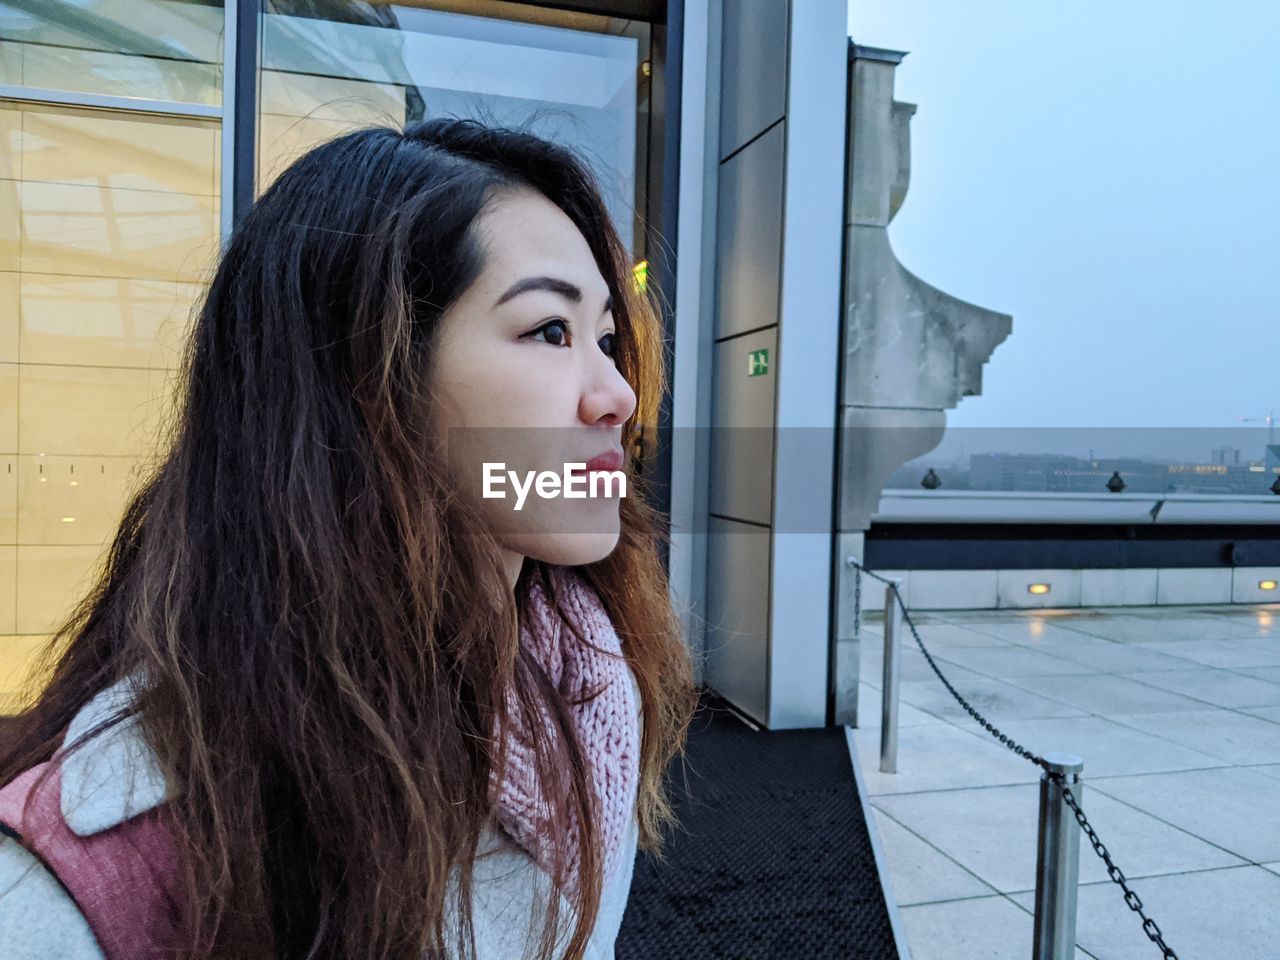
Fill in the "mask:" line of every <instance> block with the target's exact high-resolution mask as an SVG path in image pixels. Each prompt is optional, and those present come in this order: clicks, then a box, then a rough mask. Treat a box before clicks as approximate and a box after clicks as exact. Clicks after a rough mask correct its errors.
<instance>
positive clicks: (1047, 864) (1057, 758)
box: [1032, 753, 1084, 960]
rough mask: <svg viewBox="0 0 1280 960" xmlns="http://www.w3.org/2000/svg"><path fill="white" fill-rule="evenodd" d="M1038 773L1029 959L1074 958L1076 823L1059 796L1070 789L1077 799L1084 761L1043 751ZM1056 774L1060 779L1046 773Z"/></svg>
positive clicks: (1081, 787) (1077, 863)
mask: <svg viewBox="0 0 1280 960" xmlns="http://www.w3.org/2000/svg"><path fill="white" fill-rule="evenodd" d="M1044 761H1045V764H1046V766H1047V768H1048V769H1047V770H1046V771H1045V772H1044V773H1043V774H1041V776H1040V837H1039V843H1038V846H1037V849H1036V918H1035V949H1034V952H1033V953H1032V958H1033V960H1073V958H1074V957H1075V952H1076V888H1077V886H1078V884H1079V875H1080V824H1079V823H1078V822H1077V821H1076V818H1075V814H1074V813H1072V811H1071V808H1070V807H1068V806H1067V802H1066V800H1065V799H1064V798H1063V795H1062V788H1063V786H1064V785H1065V786H1067V787H1070V788H1071V794H1072V796H1074V797H1075V799H1076V802H1077V803H1080V802H1081V794H1082V793H1083V792H1084V782H1083V780H1081V773H1082V771H1083V770H1084V761H1083V760H1082V759H1080V758H1079V757H1077V756H1075V755H1074V754H1070V753H1046V754H1045V755H1044ZM1051 772H1052V773H1053V774H1059V775H1061V779H1058V778H1057V777H1054V776H1051V775H1050V773H1051Z"/></svg>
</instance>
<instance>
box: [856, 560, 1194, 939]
mask: <svg viewBox="0 0 1280 960" xmlns="http://www.w3.org/2000/svg"><path fill="white" fill-rule="evenodd" d="M845 565H846V566H849V567H852V568H854V571H855V574H854V585H853V631H854V635H855V636H856V635H857V634H858V633H859V632H860V626H861V617H862V575H863V574H864V573H865V574H866V575H867V576H868V577H871V578H872V579H873V580H879V581H880V582H881V583H883V584H885V586H887V587H888V588H890V590H891V591H892V593H893V596H894V600H895V601H896V603H897V604H898V607H899V608H900V609H901V610H902V619H903V621H904V622H905V623H906V625H907V629H909V630H910V631H911V636H912V637H914V638H915V641H916V646H917V647H919V648H920V652H921V653H922V654H924V659H925V661H926V662H927V663H928V664H929V667H930V669H932V670H933V672H934V673H935V674H937V677H938V679H939V680H941V681H942V685H943V686H944V687H946V688H947V691H948V692H949V693H950V694H951V696H953V697H955V700H956V703H958V704H960V706H961V707H962V708H963V709H964V711H965V713H967V714H969V716H971V717H973V719H974V720H976V721H977V722H978V723H979V725H981V727H982V728H983V729H984V730H986V731H987V733H989V734H991V735H992V736H993V737H995V738H996V739H997V740H999V741H1000V743H1002V744H1004V746H1006V747H1007V748H1009V749H1010V750H1012V751H1013V752H1014V753H1016V754H1017V755H1018V756H1020V757H1022V758H1023V759H1024V760H1027V761H1029V762H1031V763H1034V764H1035V765H1036V766H1037V767H1039V768H1040V769H1041V770H1042V771H1043V773H1044V774H1045V775H1046V776H1048V777H1050V778H1051V779H1053V780H1055V781H1057V783H1058V784H1059V786H1060V788H1061V790H1062V797H1063V800H1065V801H1066V804H1067V806H1068V807H1070V808H1071V812H1072V813H1073V814H1074V815H1075V818H1076V821H1077V822H1078V823H1079V824H1080V829H1082V830H1083V831H1084V834H1085V836H1086V837H1088V838H1089V843H1090V844H1092V845H1093V851H1094V853H1096V854H1097V855H1098V856H1099V857H1100V858H1101V859H1102V862H1103V863H1104V864H1106V866H1107V876H1108V877H1110V878H1111V880H1112V882H1113V883H1115V884H1117V885H1118V886H1119V887H1120V889H1121V890H1123V891H1124V902H1125V903H1126V904H1127V905H1128V907H1129V909H1130V910H1132V911H1133V912H1134V913H1136V914H1137V915H1138V916H1139V917H1141V918H1142V931H1143V933H1145V934H1146V935H1147V939H1149V940H1150V941H1151V942H1152V943H1154V944H1155V945H1156V946H1157V947H1159V948H1160V951H1161V954H1160V955H1161V960H1178V955H1177V954H1176V953H1174V952H1173V948H1172V947H1170V946H1169V945H1168V944H1167V943H1165V942H1164V934H1162V933H1161V932H1160V926H1159V925H1158V924H1157V923H1156V922H1155V920H1153V919H1152V918H1151V917H1149V916H1147V914H1146V911H1145V910H1144V909H1143V906H1142V898H1141V897H1139V896H1138V894H1137V891H1135V890H1134V889H1133V888H1132V887H1130V886H1129V881H1128V880H1127V879H1126V877H1125V875H1124V871H1122V870H1121V869H1120V868H1119V867H1118V866H1116V864H1115V862H1114V861H1113V860H1112V859H1111V853H1110V851H1108V850H1107V848H1106V846H1105V845H1104V844H1103V842H1102V840H1101V839H1099V837H1098V834H1097V831H1095V830H1094V829H1093V825H1092V824H1090V823H1089V818H1088V817H1086V816H1085V813H1084V810H1083V809H1081V807H1080V804H1079V802H1078V801H1077V800H1076V798H1075V795H1074V794H1073V793H1072V792H1071V788H1070V787H1069V786H1067V785H1066V783H1065V782H1064V778H1063V776H1062V774H1061V773H1059V772H1057V771H1055V770H1053V769H1051V768H1050V766H1049V764H1048V762H1047V761H1046V760H1045V759H1044V757H1041V756H1039V755H1038V754H1035V753H1033V752H1032V751H1030V750H1028V749H1027V748H1026V747H1024V746H1022V745H1021V744H1020V743H1018V742H1017V741H1015V740H1013V739H1012V738H1011V737H1009V736H1007V735H1006V734H1004V733H1001V732H1000V730H998V729H997V728H996V726H995V725H994V724H992V723H991V721H989V720H988V719H987V718H986V717H984V716H983V715H982V714H980V713H978V711H977V710H975V709H974V708H973V706H972V705H971V704H970V703H969V701H968V700H966V699H965V698H964V697H963V696H961V695H960V692H959V691H958V690H956V688H955V687H954V686H952V684H951V681H950V680H948V679H947V678H946V675H945V674H943V672H942V670H941V669H939V667H938V664H937V662H936V661H935V660H934V659H933V655H932V654H931V653H929V649H928V648H927V647H926V646H925V645H924V641H923V640H921V639H920V631H918V630H917V629H916V625H915V623H914V622H913V621H912V619H911V613H910V612H909V611H908V610H907V604H906V601H904V600H903V599H902V594H901V592H900V591H899V590H898V584H897V583H896V582H894V581H893V580H890V579H888V578H886V577H882V576H880V575H879V574H878V573H874V572H873V571H871V570H870V569H868V568H867V567H864V566H863V565H862V564H861V563H859V562H858V560H857V558H856V557H846V558H845Z"/></svg>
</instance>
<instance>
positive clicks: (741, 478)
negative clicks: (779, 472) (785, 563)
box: [709, 327, 778, 562]
mask: <svg viewBox="0 0 1280 960" xmlns="http://www.w3.org/2000/svg"><path fill="white" fill-rule="evenodd" d="M777 332H778V330H777V327H770V328H769V329H767V330H761V331H759V332H757V333H749V334H746V335H745V336H741V337H734V338H732V339H731V340H725V341H722V342H721V343H717V344H716V346H715V352H714V357H715V360H714V364H715V367H714V369H715V388H714V389H715V397H714V399H713V401H712V410H711V416H712V421H711V426H712V430H711V496H710V507H709V509H710V512H711V513H714V514H718V515H720V516H724V517H733V518H734V519H737V520H746V521H749V522H751V523H757V524H762V525H767V524H769V523H770V522H771V517H772V499H773V437H774V434H773V404H774V385H775V384H776V382H777V378H776V377H775V376H774V374H773V371H772V369H769V370H768V371H767V372H765V373H761V374H757V375H756V376H752V375H751V369H750V362H751V358H752V354H753V353H756V352H758V351H761V350H766V351H768V358H769V364H770V365H772V364H773V363H775V362H776V360H777V353H778V351H777ZM727 559H728V560H729V561H730V562H732V556H731V555H730V556H729V557H728V558H727Z"/></svg>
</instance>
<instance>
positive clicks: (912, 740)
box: [853, 604, 1280, 960]
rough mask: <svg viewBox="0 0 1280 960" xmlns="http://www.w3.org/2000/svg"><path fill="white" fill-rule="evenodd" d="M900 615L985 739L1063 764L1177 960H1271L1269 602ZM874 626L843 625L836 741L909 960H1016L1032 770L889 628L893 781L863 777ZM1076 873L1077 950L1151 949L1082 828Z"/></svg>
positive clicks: (1275, 817)
mask: <svg viewBox="0 0 1280 960" xmlns="http://www.w3.org/2000/svg"><path fill="white" fill-rule="evenodd" d="M912 618H913V619H914V620H915V622H916V625H917V627H918V628H919V630H920V635H921V637H922V638H923V640H924V642H925V644H926V645H927V646H928V647H929V648H930V651H931V652H932V653H933V654H934V657H935V659H936V660H937V661H938V664H939V666H940V667H941V668H942V669H943V671H944V672H945V673H946V674H947V676H948V677H949V678H950V679H951V682H952V683H953V684H954V685H955V686H956V688H957V689H958V690H959V691H960V692H961V693H962V694H964V695H965V696H967V697H968V698H969V699H970V701H971V702H972V703H973V705H974V706H975V707H976V708H977V709H978V710H979V711H980V712H982V713H983V714H985V715H986V716H987V718H988V719H989V720H990V721H991V722H993V723H994V724H995V725H996V726H997V727H999V728H1000V729H1001V730H1002V731H1003V732H1005V733H1006V734H1008V735H1009V736H1010V737H1012V738H1013V739H1015V740H1017V741H1018V742H1020V743H1022V744H1023V745H1024V746H1026V747H1027V748H1028V749H1030V750H1033V751H1035V752H1039V753H1043V752H1046V751H1051V750H1059V751H1067V752H1070V753H1076V754H1079V755H1080V756H1082V757H1083V758H1084V763H1085V768H1084V770H1085V789H1084V792H1083V805H1084V809H1085V811H1086V813H1088V815H1089V819H1090V820H1091V822H1092V823H1093V825H1094V827H1095V828H1096V829H1097V832H1098V834H1099V836H1100V837H1101V838H1102V841H1103V842H1104V843H1105V844H1106V845H1107V846H1108V848H1109V849H1110V850H1111V853H1112V856H1113V857H1114V859H1115V861H1116V863H1117V864H1118V865H1119V866H1120V868H1121V869H1122V870H1124V872H1125V874H1126V876H1127V877H1128V878H1129V879H1130V881H1131V882H1132V886H1133V887H1134V889H1135V890H1136V891H1137V892H1138V895H1139V896H1140V897H1141V898H1142V901H1143V904H1144V906H1145V908H1146V910H1147V912H1148V913H1149V914H1150V915H1151V916H1152V917H1153V918H1154V919H1155V920H1156V922H1157V923H1158V924H1159V925H1160V927H1161V929H1162V930H1163V931H1164V934H1165V939H1166V941H1167V942H1168V944H1169V945H1170V947H1172V948H1173V949H1174V950H1175V951H1176V952H1177V954H1178V956H1179V957H1180V958H1182V960H1224V958H1230V960H1277V958H1280V604H1259V605H1252V606H1230V607H1228V606H1221V607H1124V608H1100V609H1073V610H1036V611H991V610H984V611H939V612H919V613H916V612H914V611H913V613H912ZM882 629H883V618H882V616H881V615H880V614H878V613H874V614H870V615H869V616H868V617H867V618H866V619H865V621H864V623H863V628H862V649H861V668H862V675H861V683H860V685H859V701H860V702H859V717H860V719H861V721H862V723H861V726H860V727H859V728H858V729H856V730H855V731H854V733H853V741H854V744H855V746H856V749H857V753H858V762H859V765H860V767H861V769H862V772H863V777H864V780H865V783H866V788H867V791H868V793H869V794H870V796H871V800H872V805H873V807H874V809H875V819H876V823H877V825H878V828H879V835H880V841H881V845H882V847H883V850H884V853H885V858H886V860H887V863H888V868H889V874H890V885H891V887H892V890H891V893H892V896H893V898H894V899H895V900H896V902H897V904H898V907H899V910H900V912H901V915H902V921H903V927H904V928H905V931H906V935H907V939H908V941H909V945H910V949H911V957H912V960H970V958H979V957H980V958H983V960H1003V958H1006V957H1007V958H1013V960H1026V958H1028V957H1030V956H1031V932H1032V915H1031V910H1032V908H1033V899H1034V894H1033V891H1034V887H1035V842H1036V817H1037V802H1038V801H1037V797H1038V787H1037V785H1036V784H1037V780H1038V777H1039V770H1038V768H1036V767H1034V766H1033V765H1031V764H1030V763H1028V762H1027V761H1025V760H1022V759H1020V758H1018V757H1017V756H1016V755H1014V754H1013V753H1012V752H1010V751H1009V750H1007V749H1006V748H1004V747H1002V746H1001V745H1000V744H999V743H998V742H997V741H996V740H995V739H994V738H992V737H991V736H990V735H989V734H988V733H986V731H984V730H983V729H982V728H981V727H979V726H978V725H977V723H975V722H974V721H973V720H972V718H970V717H969V716H968V715H967V714H965V713H964V711H963V710H961V708H960V707H959V706H958V705H957V704H956V703H955V701H954V700H953V699H952V698H951V695H950V694H949V693H948V692H947V691H946V689H945V688H944V687H943V686H942V684H941V683H940V682H939V681H938V680H937V678H936V677H935V676H934V674H933V672H932V671H931V670H930V669H929V666H928V664H927V663H926V661H925V659H924V657H923V656H921V655H920V653H919V651H918V649H917V648H916V646H915V641H914V640H913V639H912V638H911V636H910V634H909V633H908V634H907V635H906V636H905V637H904V643H905V649H904V652H903V654H904V655H903V669H902V678H901V709H900V714H901V720H900V731H899V745H898V771H899V772H898V773H896V774H882V773H880V768H879V763H880V756H879V751H880V729H879V724H880V689H879V688H880V679H881V669H882V662H883V661H882V657H883V652H882V651H883V634H882ZM1080 882H1081V888H1080V894H1079V912H1078V921H1077V946H1078V948H1079V949H1078V951H1077V956H1078V957H1095V958H1101V960H1129V958H1134V960H1148V958H1156V957H1158V956H1159V951H1158V950H1157V949H1156V948H1155V947H1154V945H1153V944H1152V943H1151V942H1150V941H1149V940H1148V939H1147V937H1146V936H1145V935H1144V934H1143V932H1142V928H1141V920H1140V918H1139V917H1138V915H1137V914H1136V913H1133V912H1131V911H1130V910H1129V909H1128V908H1127V907H1126V906H1125V904H1124V902H1123V899H1122V895H1121V891H1120V888H1119V887H1117V886H1116V885H1115V884H1113V883H1111V882H1110V881H1109V880H1108V879H1107V876H1106V871H1105V869H1104V868H1103V865H1102V862H1101V861H1100V860H1099V859H1098V857H1097V856H1095V855H1094V853H1093V850H1092V848H1091V847H1090V846H1089V845H1088V843H1087V842H1084V841H1082V843H1081V853H1080Z"/></svg>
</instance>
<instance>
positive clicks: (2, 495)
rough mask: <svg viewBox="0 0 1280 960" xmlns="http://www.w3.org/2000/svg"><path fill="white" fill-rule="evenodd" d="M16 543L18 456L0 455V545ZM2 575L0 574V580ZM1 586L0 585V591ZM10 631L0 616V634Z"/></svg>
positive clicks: (11, 454)
mask: <svg viewBox="0 0 1280 960" xmlns="http://www.w3.org/2000/svg"><path fill="white" fill-rule="evenodd" d="M17 542H18V455H17V454H16V453H5V454H0V544H9V545H12V544H15V543H17ZM2 578H3V574H2V573H0V579H2ZM2 588H3V584H2V583H0V589H2ZM10 630H12V626H8V627H6V626H5V623H4V616H3V614H0V633H6V632H9V631H10Z"/></svg>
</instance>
